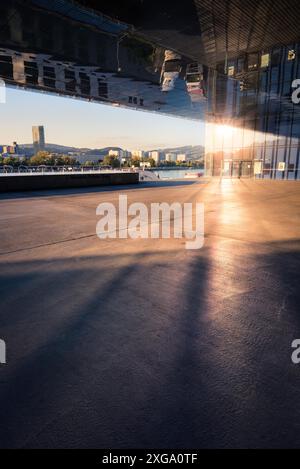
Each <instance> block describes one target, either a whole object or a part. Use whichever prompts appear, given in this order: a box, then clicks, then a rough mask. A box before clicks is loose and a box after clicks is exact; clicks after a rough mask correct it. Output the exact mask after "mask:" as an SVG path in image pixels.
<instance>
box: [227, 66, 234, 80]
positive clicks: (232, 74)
mask: <svg viewBox="0 0 300 469" xmlns="http://www.w3.org/2000/svg"><path fill="white" fill-rule="evenodd" d="M228 76H229V77H233V76H234V65H230V66H229V67H228Z"/></svg>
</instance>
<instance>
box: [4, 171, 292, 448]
mask: <svg viewBox="0 0 300 469" xmlns="http://www.w3.org/2000/svg"><path fill="white" fill-rule="evenodd" d="M119 193H126V194H127V195H128V201H129V203H131V202H137V201H138V202H145V203H147V204H150V203H151V202H169V203H171V202H177V201H179V202H191V201H193V202H196V201H198V202H204V203H205V221H206V225H205V235H206V238H205V246H204V248H203V249H201V250H199V251H186V250H185V249H184V245H185V241H184V240H183V239H177V240H174V239H171V240H161V239H160V240H131V239H127V240H118V239H115V240H99V239H98V238H97V237H96V235H95V226H96V222H97V219H98V217H96V213H95V210H96V207H97V205H98V204H99V203H100V202H103V201H105V202H115V203H117V200H118V195H119ZM0 206H1V210H0V234H1V243H0V263H1V268H0V276H1V284H0V295H1V311H0V338H2V339H4V340H5V341H6V344H7V364H6V365H0V398H1V403H2V405H1V408H0V422H1V425H0V444H1V446H2V447H52V448H53V447H71V448H72V447H81V448H86V447H100V448H103V447H107V448H132V447H140V448H155V447H157V448H176V447H178V448H204V447H235V448H236V447H299V446H300V442H299V426H300V423H299V422H300V404H299V399H298V395H299V387H300V365H294V364H293V363H292V361H291V353H292V349H291V343H292V341H293V340H294V339H297V338H300V316H299V303H300V288H299V280H300V242H299V232H300V184H299V183H298V182H284V181H276V182H271V181H252V180H223V181H222V182H220V181H219V180H213V181H210V182H204V181H203V182H201V183H200V182H194V181H182V182H170V183H159V184H157V185H153V184H152V185H147V184H144V185H142V186H141V187H135V188H133V187H127V188H126V187H125V188H120V190H119V191H118V190H103V189H102V190H94V189H88V190H87V189H78V190H69V191H63V190H62V191H47V192H40V193H32V194H26V195H20V194H19V195H17V194H11V195H7V196H5V197H1V201H0Z"/></svg>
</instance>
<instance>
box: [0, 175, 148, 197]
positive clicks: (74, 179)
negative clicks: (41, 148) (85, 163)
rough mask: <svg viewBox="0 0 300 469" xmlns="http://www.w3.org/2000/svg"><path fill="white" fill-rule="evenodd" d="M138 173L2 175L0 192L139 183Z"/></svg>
mask: <svg viewBox="0 0 300 469" xmlns="http://www.w3.org/2000/svg"><path fill="white" fill-rule="evenodd" d="M138 182H139V175H138V173H103V174H101V173H99V174H51V175H48V174H47V175H42V174H41V175H36V174H33V175H16V176H0V192H17V191H33V190H40V189H61V188H71V187H97V186H114V185H123V184H137V183H138Z"/></svg>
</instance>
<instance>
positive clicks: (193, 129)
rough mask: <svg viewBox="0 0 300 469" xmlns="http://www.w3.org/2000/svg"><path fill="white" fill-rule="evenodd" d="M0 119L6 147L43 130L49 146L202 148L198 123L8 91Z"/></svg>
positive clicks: (0, 138)
mask: <svg viewBox="0 0 300 469" xmlns="http://www.w3.org/2000/svg"><path fill="white" fill-rule="evenodd" d="M0 116H1V120H2V125H1V128H0V142H1V143H2V144H9V143H10V142H12V141H15V140H16V141H18V143H22V144H28V143H32V126H36V125H43V126H44V127H45V129H46V131H47V139H46V142H48V143H53V144H54V143H55V144H60V145H65V146H72V147H78V148H103V147H114V146H117V147H121V148H126V149H129V150H146V151H147V150H152V149H154V148H167V147H180V146H185V145H204V124H203V123H201V122H199V121H192V120H188V119H181V118H176V117H170V116H164V115H161V114H158V113H148V112H147V113H146V112H143V111H139V112H138V111H136V110H131V109H125V108H121V107H113V106H109V105H106V104H99V103H90V102H87V101H83V100H79V99H72V98H62V97H58V96H55V95H50V94H46V93H39V92H32V91H26V92H24V91H23V90H18V89H14V88H10V87H8V88H7V92H6V103H5V104H1V105H0ZM149 129H151V132H150V131H149Z"/></svg>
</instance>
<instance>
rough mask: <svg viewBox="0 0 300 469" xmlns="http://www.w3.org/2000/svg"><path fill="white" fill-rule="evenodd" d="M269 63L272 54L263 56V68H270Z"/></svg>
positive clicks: (261, 64)
mask: <svg viewBox="0 0 300 469" xmlns="http://www.w3.org/2000/svg"><path fill="white" fill-rule="evenodd" d="M269 63H270V54H263V55H262V56H261V62H260V66H261V68H266V67H268V66H269Z"/></svg>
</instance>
